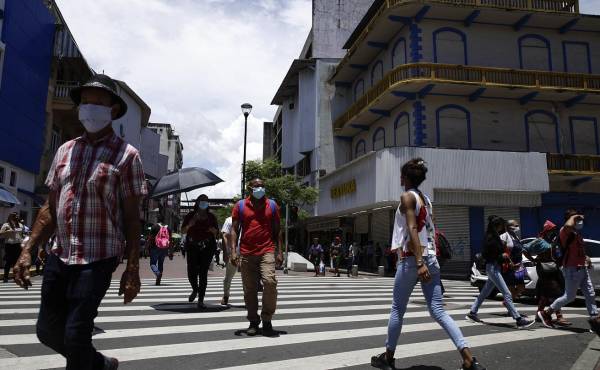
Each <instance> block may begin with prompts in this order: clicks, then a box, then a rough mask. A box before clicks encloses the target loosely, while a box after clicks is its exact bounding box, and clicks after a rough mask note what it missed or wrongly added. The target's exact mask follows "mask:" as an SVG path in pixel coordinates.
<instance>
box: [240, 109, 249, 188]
mask: <svg viewBox="0 0 600 370" xmlns="http://www.w3.org/2000/svg"><path fill="white" fill-rule="evenodd" d="M250 112H252V105H250V104H249V103H244V104H242V113H243V114H244V161H243V162H242V191H241V192H240V195H241V196H242V199H244V198H245V197H244V188H245V187H246V140H247V138H248V116H249V115H250Z"/></svg>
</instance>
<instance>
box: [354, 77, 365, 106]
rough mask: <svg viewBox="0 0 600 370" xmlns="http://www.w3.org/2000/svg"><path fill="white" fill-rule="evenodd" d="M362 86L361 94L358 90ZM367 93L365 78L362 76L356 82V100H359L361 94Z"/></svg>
mask: <svg viewBox="0 0 600 370" xmlns="http://www.w3.org/2000/svg"><path fill="white" fill-rule="evenodd" d="M359 86H361V87H362V92H361V93H360V95H359V94H357V92H358V87H359ZM364 94H365V80H363V79H362V78H359V79H358V80H357V81H356V83H355V84H354V101H357V100H358V98H360V97H361V96H363V95H364Z"/></svg>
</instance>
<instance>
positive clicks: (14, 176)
mask: <svg viewBox="0 0 600 370" xmlns="http://www.w3.org/2000/svg"><path fill="white" fill-rule="evenodd" d="M9 185H10V186H12V187H16V186H17V173H16V172H15V171H10V183H9Z"/></svg>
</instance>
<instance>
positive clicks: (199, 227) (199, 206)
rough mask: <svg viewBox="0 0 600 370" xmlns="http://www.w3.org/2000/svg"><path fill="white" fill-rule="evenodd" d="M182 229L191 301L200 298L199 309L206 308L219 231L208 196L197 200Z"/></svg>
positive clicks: (202, 196)
mask: <svg viewBox="0 0 600 370" xmlns="http://www.w3.org/2000/svg"><path fill="white" fill-rule="evenodd" d="M181 229H182V232H183V233H184V234H186V243H185V248H186V251H187V273H188V280H189V281H190V285H191V286H192V294H190V296H189V301H190V302H193V301H194V300H195V299H196V296H198V308H205V307H206V306H205V305H204V294H205V293H206V284H207V276H208V268H209V267H210V263H211V261H212V259H213V257H214V255H215V250H216V248H217V241H216V236H217V233H218V230H219V225H218V223H217V218H216V217H215V215H214V214H212V213H211V212H210V210H209V207H208V196H207V195H205V194H202V195H200V196H199V197H198V198H197V199H196V203H195V205H194V210H193V211H191V212H190V213H188V214H187V216H185V219H184V220H183V226H182V228H181Z"/></svg>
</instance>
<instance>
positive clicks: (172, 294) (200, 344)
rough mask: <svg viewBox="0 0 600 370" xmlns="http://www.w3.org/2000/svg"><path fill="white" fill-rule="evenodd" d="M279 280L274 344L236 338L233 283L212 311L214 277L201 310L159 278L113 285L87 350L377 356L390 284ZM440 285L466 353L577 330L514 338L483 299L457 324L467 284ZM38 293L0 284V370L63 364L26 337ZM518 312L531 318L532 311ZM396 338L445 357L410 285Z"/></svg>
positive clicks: (318, 362) (495, 306)
mask: <svg viewBox="0 0 600 370" xmlns="http://www.w3.org/2000/svg"><path fill="white" fill-rule="evenodd" d="M279 281H280V283H279V287H278V291H279V295H278V310H277V313H276V316H275V318H274V321H273V324H274V326H275V328H276V329H278V330H282V331H285V333H283V334H282V335H280V336H279V337H278V338H267V337H261V336H257V337H245V336H243V335H241V336H240V335H239V330H241V329H245V328H246V326H247V323H246V321H245V315H246V312H245V310H244V309H243V299H242V289H241V281H240V279H239V278H236V279H235V280H234V282H233V284H232V297H231V300H230V303H231V304H232V305H231V306H230V307H221V306H220V305H218V301H219V300H220V297H221V294H222V290H221V289H222V282H221V278H218V277H211V278H209V286H208V289H207V294H206V298H205V303H206V304H207V305H208V309H207V310H205V311H199V310H198V309H197V308H196V305H195V304H190V303H188V302H187V295H188V294H189V292H190V290H189V287H188V283H187V281H186V280H185V279H167V278H165V279H164V280H163V284H164V285H162V286H154V285H153V284H152V282H150V281H144V282H143V287H142V291H141V293H140V294H139V295H138V298H137V299H136V300H135V301H134V303H133V304H130V305H126V306H125V305H123V304H122V298H120V297H118V296H117V285H118V281H113V284H112V286H111V288H110V290H109V292H108V293H107V296H106V297H105V299H104V300H103V303H102V305H101V307H100V309H99V316H98V318H97V319H96V321H95V324H96V326H97V327H98V328H99V330H98V333H97V334H95V335H94V344H95V346H96V347H97V348H98V349H99V350H101V351H102V352H103V353H105V354H107V355H110V356H115V357H117V358H119V360H120V361H121V367H120V368H123V369H127V368H131V369H138V368H144V369H150V368H182V369H183V368H203V369H204V368H235V369H264V368H270V369H306V368H310V369H330V368H338V367H344V366H359V367H360V366H366V365H367V364H368V363H369V361H370V356H371V355H374V354H376V353H378V352H380V351H381V350H382V348H383V345H384V341H385V336H386V333H387V320H388V317H389V309H390V304H391V301H392V288H393V279H389V278H364V279H362V278H361V279H352V278H335V277H321V278H313V277H306V276H280V277H279ZM445 286H446V298H445V300H444V301H445V304H446V308H447V312H448V313H449V314H450V315H452V316H453V317H454V318H455V320H456V321H457V324H458V325H459V326H460V327H461V329H462V330H463V332H464V334H465V336H466V337H467V340H468V341H469V342H470V343H471V345H472V347H473V348H477V347H481V346H491V345H502V344H504V343H515V342H519V341H542V340H544V338H555V337H567V336H573V335H577V332H576V331H560V330H550V329H543V328H538V327H536V328H535V330H525V331H516V330H514V329H513V328H512V327H513V326H514V322H513V320H512V319H511V318H509V317H506V316H505V315H504V313H505V311H506V310H505V309H504V308H503V307H502V305H501V302H500V301H486V303H485V304H484V306H483V307H482V309H481V310H480V314H481V316H482V317H483V318H484V319H485V321H486V323H487V324H489V325H482V324H474V323H471V322H468V321H465V320H464V315H465V313H466V312H467V310H468V305H469V304H470V303H471V302H472V301H473V299H474V297H475V296H476V294H477V290H476V289H475V288H472V287H470V286H469V285H468V284H467V283H466V282H454V281H447V282H445ZM39 294H40V281H39V280H36V281H35V282H34V286H33V287H32V289H30V290H29V291H24V290H20V289H19V288H17V287H16V286H13V285H2V286H0V347H2V348H4V349H6V350H7V351H8V352H9V353H12V354H14V357H9V358H1V359H0V368H1V369H5V368H6V369H39V368H55V367H63V366H64V365H65V361H64V359H63V358H62V357H61V356H60V355H57V354H55V353H53V352H52V351H51V350H49V349H47V348H45V347H44V346H43V345H41V344H40V343H39V342H38V340H37V337H36V335H35V322H36V314H37V312H38V309H39ZM519 309H520V311H521V312H524V313H527V314H530V315H531V316H533V313H534V312H535V309H536V308H535V306H532V305H531V306H520V307H519ZM565 313H566V314H567V316H568V317H569V318H570V319H579V318H584V317H585V309H584V308H579V307H575V308H566V309H565ZM403 338H404V340H403V341H401V343H400V344H399V347H398V350H397V356H396V357H398V358H408V357H415V356H427V355H432V354H439V353H441V352H450V351H453V350H454V347H453V345H452V343H451V341H450V340H449V339H447V338H446V335H445V333H444V332H443V330H442V329H441V328H440V327H439V325H438V324H437V323H435V322H434V321H432V320H431V319H430V318H429V312H428V310H427V306H426V304H425V299H424V297H423V294H422V292H421V290H420V289H418V288H417V289H415V291H414V294H413V296H412V297H411V301H410V303H409V306H408V310H407V313H406V316H405V324H404V326H403ZM424 343H427V344H426V345H423V344H424ZM194 364H195V365H194ZM309 364H310V365H309ZM457 364H458V359H457Z"/></svg>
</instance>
